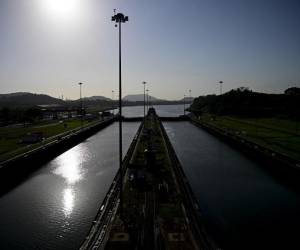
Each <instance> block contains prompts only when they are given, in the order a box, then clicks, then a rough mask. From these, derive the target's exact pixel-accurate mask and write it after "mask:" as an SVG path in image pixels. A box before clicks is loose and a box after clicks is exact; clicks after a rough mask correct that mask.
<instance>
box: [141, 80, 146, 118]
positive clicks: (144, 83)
mask: <svg viewBox="0 0 300 250" xmlns="http://www.w3.org/2000/svg"><path fill="white" fill-rule="evenodd" d="M142 84H143V85H144V119H145V116H146V109H145V103H146V98H145V97H146V96H145V95H146V92H145V91H146V82H142Z"/></svg>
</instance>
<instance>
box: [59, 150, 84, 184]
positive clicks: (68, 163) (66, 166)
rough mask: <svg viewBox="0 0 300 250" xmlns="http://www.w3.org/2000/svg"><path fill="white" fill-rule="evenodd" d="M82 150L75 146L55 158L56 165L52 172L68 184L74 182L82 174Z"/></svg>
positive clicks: (81, 177)
mask: <svg viewBox="0 0 300 250" xmlns="http://www.w3.org/2000/svg"><path fill="white" fill-rule="evenodd" d="M83 155H84V152H83V150H82V147H75V148H73V149H71V150H69V151H67V152H66V153H64V154H62V155H61V156H60V157H58V158H57V165H56V166H57V167H56V168H55V169H54V171H53V173H54V174H56V175H59V176H61V177H63V178H64V179H65V181H66V182H67V183H68V184H74V183H76V182H78V181H80V180H81V179H83V176H84V169H83V166H82V161H83Z"/></svg>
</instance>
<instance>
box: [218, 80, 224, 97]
mask: <svg viewBox="0 0 300 250" xmlns="http://www.w3.org/2000/svg"><path fill="white" fill-rule="evenodd" d="M219 84H220V95H222V88H223V81H219Z"/></svg>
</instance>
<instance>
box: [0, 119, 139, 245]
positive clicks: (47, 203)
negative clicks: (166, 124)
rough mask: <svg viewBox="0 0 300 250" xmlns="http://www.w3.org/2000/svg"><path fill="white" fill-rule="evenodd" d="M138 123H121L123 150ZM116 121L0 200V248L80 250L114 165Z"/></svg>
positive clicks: (116, 158) (43, 168)
mask: <svg viewBox="0 0 300 250" xmlns="http://www.w3.org/2000/svg"><path fill="white" fill-rule="evenodd" d="M138 126H139V123H124V125H123V140H124V144H123V145H124V150H123V151H124V153H126V151H127V149H128V147H129V145H130V143H131V141H132V139H133V137H134V135H135V133H136V132H137V129H138ZM117 152H118V125H117V123H114V124H113V125H110V126H109V127H107V128H105V129H103V130H102V131H100V132H98V133H97V134H96V135H94V136H92V137H90V138H88V139H87V140H85V141H84V142H82V143H80V144H78V145H77V146H75V147H73V148H71V149H70V150H68V151H66V152H65V153H63V154H61V155H60V156H58V157H56V158H55V159H53V160H52V161H50V162H49V163H47V164H45V165H44V166H42V167H41V168H40V169H39V170H38V171H36V172H34V173H33V174H32V175H31V176H29V178H28V179H27V180H26V181H24V182H23V183H21V184H20V185H18V186H17V187H16V188H14V189H13V190H11V191H10V192H8V193H7V194H5V195H3V196H2V197H1V198H0V232H1V234H0V249H2V250H4V249H5V250H6V249H7V250H8V249H10V250H11V249H78V248H79V246H80V244H81V242H82V241H83V240H84V237H85V236H86V234H87V232H88V230H89V228H90V226H91V223H92V221H93V219H94V217H95V215H96V213H97V210H98V209H99V207H100V205H101V203H102V200H103V198H104V197H105V195H106V192H107V190H108V188H109V186H110V184H111V183H112V179H113V178H114V176H115V174H116V171H117V168H118V153H117Z"/></svg>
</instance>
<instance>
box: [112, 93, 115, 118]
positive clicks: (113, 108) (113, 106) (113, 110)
mask: <svg viewBox="0 0 300 250" xmlns="http://www.w3.org/2000/svg"><path fill="white" fill-rule="evenodd" d="M111 100H112V102H111V103H112V104H111V107H112V113H113V115H115V105H114V100H115V91H114V90H112V91H111Z"/></svg>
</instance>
